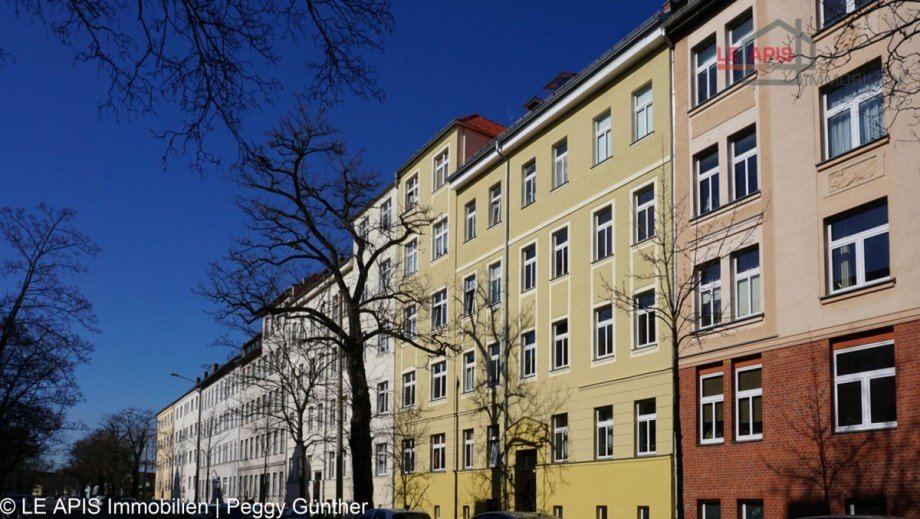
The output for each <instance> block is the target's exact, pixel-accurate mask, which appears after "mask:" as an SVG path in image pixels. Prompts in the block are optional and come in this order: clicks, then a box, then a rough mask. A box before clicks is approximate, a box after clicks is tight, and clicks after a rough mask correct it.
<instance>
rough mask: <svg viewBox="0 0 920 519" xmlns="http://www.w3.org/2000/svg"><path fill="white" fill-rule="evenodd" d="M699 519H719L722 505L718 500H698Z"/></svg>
mask: <svg viewBox="0 0 920 519" xmlns="http://www.w3.org/2000/svg"><path fill="white" fill-rule="evenodd" d="M699 508H700V513H699V518H700V519H721V518H722V507H721V505H720V504H719V502H718V501H700V502H699Z"/></svg>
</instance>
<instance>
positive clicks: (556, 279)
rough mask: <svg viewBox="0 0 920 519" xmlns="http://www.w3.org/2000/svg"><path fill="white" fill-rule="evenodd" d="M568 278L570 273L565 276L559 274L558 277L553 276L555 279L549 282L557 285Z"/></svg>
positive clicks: (552, 278)
mask: <svg viewBox="0 0 920 519" xmlns="http://www.w3.org/2000/svg"><path fill="white" fill-rule="evenodd" d="M567 277H569V273H568V272H566V273H565V274H559V275H558V276H553V277H551V278H549V282H550V283H555V282H557V281H561V280H563V279H565V278H567Z"/></svg>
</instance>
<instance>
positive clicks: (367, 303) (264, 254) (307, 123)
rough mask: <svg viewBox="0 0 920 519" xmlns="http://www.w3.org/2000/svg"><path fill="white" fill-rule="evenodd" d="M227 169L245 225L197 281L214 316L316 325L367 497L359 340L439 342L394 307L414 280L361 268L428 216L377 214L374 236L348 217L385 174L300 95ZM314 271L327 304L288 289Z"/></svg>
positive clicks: (367, 210) (368, 213) (408, 298)
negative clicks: (382, 218)
mask: <svg viewBox="0 0 920 519" xmlns="http://www.w3.org/2000/svg"><path fill="white" fill-rule="evenodd" d="M236 180H237V181H238V182H239V184H240V185H241V187H242V189H243V192H244V193H245V195H244V196H243V198H242V199H241V200H240V202H239V206H240V207H241V209H242V210H243V212H244V214H245V216H246V219H247V222H248V227H249V230H250V233H249V235H248V237H246V238H242V239H240V240H239V241H238V242H237V245H236V246H235V247H234V248H233V250H231V252H230V254H229V255H228V256H227V258H226V259H225V260H224V261H221V262H217V263H214V264H212V266H211V269H210V272H209V278H210V281H209V283H208V284H207V285H206V286H204V287H202V288H201V289H200V292H201V293H202V294H204V295H205V296H206V297H207V298H209V299H210V300H211V301H213V302H214V303H216V304H217V305H218V307H219V310H218V312H217V318H218V319H219V320H221V321H223V322H225V323H227V324H229V325H230V326H236V327H242V328H245V329H248V327H249V326H250V325H251V324H252V323H253V322H255V321H256V320H258V319H259V318H261V317H265V316H279V315H288V316H291V315H294V316H297V317H299V318H302V319H306V320H307V321H309V322H310V323H311V324H312V325H315V329H316V330H320V332H319V333H320V336H319V339H321V340H322V341H325V342H326V343H330V344H333V345H335V347H336V348H338V351H339V354H340V355H341V357H342V362H343V364H344V370H345V372H346V373H347V375H348V382H349V385H350V388H351V395H350V396H351V416H350V425H349V431H348V442H349V447H350V450H351V453H352V459H351V461H352V469H353V470H352V471H351V473H352V475H353V478H354V497H355V500H356V501H359V502H370V501H371V500H372V499H373V475H372V474H373V472H372V467H371V465H372V458H373V453H372V445H371V431H370V422H371V402H370V393H369V389H368V382H367V373H366V370H365V365H364V349H365V344H366V343H371V341H373V340H376V339H377V337H378V336H379V335H381V334H384V335H386V336H388V337H391V338H394V339H397V340H402V341H403V342H404V343H406V344H408V345H411V346H415V347H417V348H420V349H423V350H425V351H428V352H430V353H441V352H442V351H443V350H444V349H445V348H448V347H449V346H448V344H449V343H448V342H447V341H446V340H443V337H440V336H439V334H443V333H446V331H445V330H443V329H435V330H432V331H431V332H430V333H426V334H425V335H424V336H422V335H418V334H416V333H415V330H410V329H409V328H408V327H407V326H405V322H404V321H405V320H404V319H403V317H404V315H403V313H402V312H399V311H395V309H396V308H397V307H398V306H404V305H407V304H416V305H418V308H422V309H423V308H425V307H426V305H424V304H423V303H424V302H425V301H427V299H426V298H424V297H422V296H421V295H420V294H421V293H422V292H421V291H420V290H418V286H419V285H420V283H417V282H407V283H388V284H386V285H385V286H372V285H373V284H374V282H373V281H372V280H376V279H377V277H378V274H379V272H378V269H379V265H378V264H379V262H380V260H381V259H383V258H394V257H398V256H399V255H398V252H399V248H400V247H402V246H403V245H404V244H405V243H407V242H408V241H409V240H410V239H412V237H414V236H418V235H420V234H424V233H425V232H426V231H427V228H428V226H429V224H430V223H431V219H430V217H429V216H428V212H427V211H426V210H424V209H423V208H416V209H413V210H410V211H407V212H403V213H401V214H398V215H396V216H395V217H392V219H391V220H390V223H389V225H388V226H384V225H380V226H378V227H379V229H378V230H377V231H375V232H374V234H373V236H371V235H370V234H369V233H368V232H365V231H364V227H363V225H361V222H359V221H358V220H359V219H362V218H367V217H376V210H377V209H376V208H375V207H374V204H375V203H377V197H378V196H379V194H380V192H381V190H382V189H383V188H384V187H385V186H384V185H382V184H381V182H380V180H379V175H377V174H376V173H374V172H371V171H368V170H366V169H364V168H363V167H362V165H361V163H360V160H359V157H358V156H350V155H348V154H347V153H346V151H345V147H344V144H343V143H342V141H341V140H339V139H338V136H337V133H336V132H335V130H333V129H332V128H331V127H330V126H329V125H328V123H327V122H326V121H325V120H324V119H323V117H322V114H319V115H314V114H311V113H309V112H308V110H307V109H306V108H303V107H302V108H300V109H299V110H298V111H297V112H295V113H294V114H293V115H292V116H290V117H289V118H288V119H286V120H284V121H283V122H282V123H281V125H280V126H279V128H278V129H277V130H275V131H273V132H271V133H270V134H269V141H268V144H267V145H266V146H264V147H260V148H258V149H257V150H255V152H254V153H253V154H252V155H251V156H250V158H249V159H248V160H247V161H246V163H245V164H244V165H243V167H241V168H240V170H239V171H238V173H237V175H236ZM317 276H318V277H321V278H325V279H326V280H327V282H328V283H329V285H330V288H329V290H330V293H331V294H334V296H335V297H334V298H333V302H334V304H335V309H334V310H332V311H330V309H329V308H325V309H324V308H321V307H316V306H314V305H311V304H306V302H305V301H304V300H303V299H302V298H301V297H299V294H300V293H301V292H302V290H303V286H304V285H303V283H302V282H303V280H308V281H307V282H306V284H307V285H309V284H310V282H309V280H311V279H314V278H315V277H317ZM290 287H293V288H292V289H291V288H290ZM311 339H312V337H305V340H307V341H310V340H311Z"/></svg>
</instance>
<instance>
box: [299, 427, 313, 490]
mask: <svg viewBox="0 0 920 519" xmlns="http://www.w3.org/2000/svg"><path fill="white" fill-rule="evenodd" d="M300 437H301V438H303V433H302V432H301V434H300ZM297 449H299V450H300V459H299V460H298V463H299V465H300V474H298V475H297V492H298V494H300V495H299V496H297V497H302V498H303V499H306V500H308V501H309V500H310V496H309V495H308V494H307V474H309V471H308V469H307V446H306V445H305V444H304V443H303V442H298V444H297Z"/></svg>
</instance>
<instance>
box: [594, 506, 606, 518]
mask: <svg viewBox="0 0 920 519" xmlns="http://www.w3.org/2000/svg"><path fill="white" fill-rule="evenodd" d="M594 515H595V517H596V519H607V507H606V506H602V505H599V506H598V507H597V508H596V511H595V514H594Z"/></svg>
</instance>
